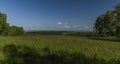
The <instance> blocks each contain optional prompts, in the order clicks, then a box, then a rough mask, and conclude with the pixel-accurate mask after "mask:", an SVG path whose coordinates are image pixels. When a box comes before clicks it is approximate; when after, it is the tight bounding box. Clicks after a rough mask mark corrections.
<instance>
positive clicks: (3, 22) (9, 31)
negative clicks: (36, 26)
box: [0, 13, 24, 36]
mask: <svg viewBox="0 0 120 64" xmlns="http://www.w3.org/2000/svg"><path fill="white" fill-rule="evenodd" d="M23 34H24V29H23V27H17V26H9V23H7V15H6V14H4V13H0V35H2V36H3V35H5V36H8V35H9V36H20V35H23Z"/></svg>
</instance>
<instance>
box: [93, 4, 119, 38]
mask: <svg viewBox="0 0 120 64" xmlns="http://www.w3.org/2000/svg"><path fill="white" fill-rule="evenodd" d="M94 32H95V35H96V36H101V37H108V36H117V37H120V3H119V4H117V5H116V6H115V10H109V11H107V12H106V13H105V14H102V15H100V16H98V17H97V19H96V22H95V24H94Z"/></svg>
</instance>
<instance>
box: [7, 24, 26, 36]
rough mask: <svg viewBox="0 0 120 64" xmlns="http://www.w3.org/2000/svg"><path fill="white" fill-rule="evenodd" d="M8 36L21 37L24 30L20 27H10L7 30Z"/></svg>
mask: <svg viewBox="0 0 120 64" xmlns="http://www.w3.org/2000/svg"><path fill="white" fill-rule="evenodd" d="M9 35H10V36H21V35H24V29H23V28H22V27H17V26H11V27H10V29H9Z"/></svg>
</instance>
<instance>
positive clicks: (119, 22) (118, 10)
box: [115, 3, 120, 38]
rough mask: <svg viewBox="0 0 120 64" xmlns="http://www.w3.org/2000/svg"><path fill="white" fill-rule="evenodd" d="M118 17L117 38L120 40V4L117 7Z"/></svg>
mask: <svg viewBox="0 0 120 64" xmlns="http://www.w3.org/2000/svg"><path fill="white" fill-rule="evenodd" d="M115 16H116V36H117V37H119V38H120V3H119V4H117V5H116V7H115Z"/></svg>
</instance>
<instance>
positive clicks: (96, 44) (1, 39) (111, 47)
mask: <svg viewBox="0 0 120 64" xmlns="http://www.w3.org/2000/svg"><path fill="white" fill-rule="evenodd" d="M8 44H15V45H16V46H19V45H26V46H28V47H31V48H35V49H36V50H37V51H39V53H41V54H42V51H41V50H42V49H43V48H45V47H49V48H50V50H51V51H52V52H56V51H58V50H63V51H66V52H68V53H69V54H72V53H82V54H84V55H85V56H86V57H90V58H91V57H93V56H94V55H95V56H96V58H98V59H104V60H106V61H109V60H110V59H114V60H119V59H120V42H112V41H102V40H92V39H88V38H83V37H76V36H0V51H1V52H0V59H3V58H4V55H3V53H2V48H3V47H4V46H5V45H8Z"/></svg>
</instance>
